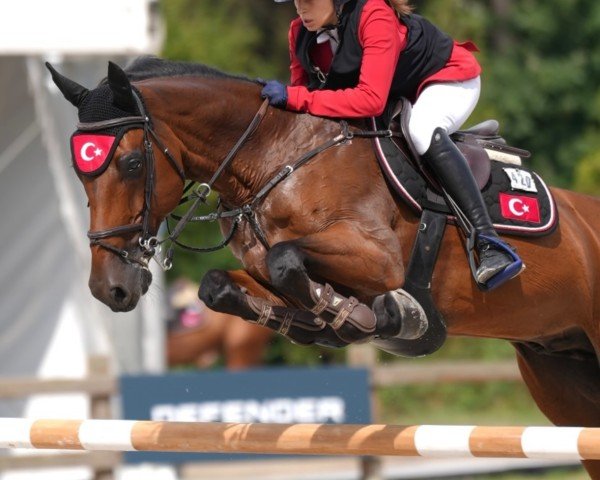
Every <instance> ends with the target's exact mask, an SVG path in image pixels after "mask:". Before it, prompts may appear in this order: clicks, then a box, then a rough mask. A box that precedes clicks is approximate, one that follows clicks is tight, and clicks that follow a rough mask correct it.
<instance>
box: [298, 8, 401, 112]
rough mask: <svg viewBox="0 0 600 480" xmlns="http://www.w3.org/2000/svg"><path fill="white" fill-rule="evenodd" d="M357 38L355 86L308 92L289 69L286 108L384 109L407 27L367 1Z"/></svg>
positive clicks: (358, 110) (334, 110) (325, 110)
mask: <svg viewBox="0 0 600 480" xmlns="http://www.w3.org/2000/svg"><path fill="white" fill-rule="evenodd" d="M358 37H359V42H360V44H361V46H362V47H363V59H362V64H361V67H360V77H359V81H358V85H357V86H356V87H354V88H347V89H343V90H315V91H309V90H308V89H307V88H306V87H305V86H302V85H298V84H294V83H293V80H294V71H292V86H290V87H288V88H287V93H288V102H287V109H288V110H295V111H299V112H309V113H312V114H313V115H319V116H327V117H343V118H350V117H370V116H377V115H380V114H381V113H382V112H383V110H384V108H385V104H386V102H387V98H388V94H389V91H390V87H391V84H392V79H393V77H394V72H395V69H396V64H397V63H398V57H399V55H400V52H401V50H402V48H404V45H405V43H406V28H405V27H404V26H403V25H401V23H400V22H399V21H398V18H397V17H396V15H395V13H394V12H393V11H392V9H391V8H389V7H388V6H387V5H385V4H384V3H383V2H367V3H366V4H365V7H364V9H363V12H362V14H361V18H360V25H359V32H358ZM293 43H295V42H293ZM290 44H292V42H290ZM304 83H306V82H304Z"/></svg>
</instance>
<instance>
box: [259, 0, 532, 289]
mask: <svg viewBox="0 0 600 480" xmlns="http://www.w3.org/2000/svg"><path fill="white" fill-rule="evenodd" d="M287 1H290V0H275V2H277V3H283V2H287ZM294 4H295V6H296V10H297V12H298V15H299V16H298V18H296V19H295V20H293V21H292V23H291V25H290V30H289V46H290V57H291V66H290V70H291V85H290V86H285V85H283V84H282V83H280V82H278V81H276V80H271V81H269V82H267V83H266V85H265V86H264V88H263V90H262V96H263V98H268V99H269V103H270V104H271V105H273V106H276V107H280V108H285V109H287V110H292V111H297V112H308V113H311V114H313V115H319V116H325V117H337V118H365V117H372V116H375V117H377V116H380V115H382V114H383V113H384V112H385V111H386V108H389V107H390V106H392V107H393V106H394V105H395V104H396V103H397V102H398V100H399V99H400V98H401V97H406V98H408V99H409V100H410V101H411V103H412V104H413V107H412V114H411V118H410V122H409V132H410V136H411V140H412V143H413V145H414V147H415V149H416V150H417V153H418V154H419V155H420V156H421V158H422V160H423V162H424V163H425V164H426V165H427V166H428V168H429V169H430V170H431V171H432V172H433V173H434V175H435V176H436V178H437V180H438V181H439V182H440V184H441V185H442V186H443V188H444V189H445V190H446V191H447V192H448V194H449V195H450V197H451V198H452V199H453V200H454V201H455V202H456V203H457V204H458V206H459V208H460V209H461V210H462V211H463V212H464V213H465V215H466V216H467V218H468V220H469V222H470V223H471V224H472V225H473V227H474V228H475V231H476V232H477V240H476V244H475V248H476V250H477V254H478V259H479V266H478V268H477V271H476V274H475V279H476V281H477V282H478V283H480V284H482V285H484V286H485V285H487V284H488V282H490V281H491V280H492V279H493V284H494V286H498V285H499V284H501V283H503V282H505V281H506V280H509V279H510V278H512V277H514V276H516V275H517V274H518V273H520V271H521V268H520V267H521V261H520V259H519V257H518V256H517V255H516V254H515V253H514V252H513V251H512V249H511V247H510V246H509V245H508V244H507V243H505V242H504V241H502V240H501V239H500V238H499V237H498V235H497V233H496V231H495V229H494V227H493V225H492V222H491V220H490V217H489V215H488V212H487V209H486V207H485V204H484V201H483V199H482V196H481V193H480V191H479V188H478V186H477V184H476V182H475V179H474V178H473V175H472V173H471V171H470V169H469V166H468V164H467V161H466V160H465V158H464V157H463V155H462V154H461V152H460V151H459V150H458V148H457V147H456V146H455V145H454V143H453V142H452V141H451V139H450V138H449V134H451V133H453V132H455V131H456V130H458V129H459V128H460V127H461V125H462V124H463V123H464V122H465V121H466V119H467V118H468V117H469V115H470V114H471V112H472V111H473V110H474V108H475V105H476V104H477V101H478V99H479V93H480V89H481V84H480V78H479V74H480V73H481V67H480V66H479V63H478V62H477V60H476V59H475V57H474V56H473V54H472V52H473V51H477V47H476V46H475V45H473V44H472V43H471V42H466V43H457V42H455V41H453V40H452V39H451V38H450V37H449V36H448V35H446V34H445V33H442V32H441V31H440V30H439V29H438V28H437V27H435V26H434V25H432V24H431V23H430V22H428V21H427V20H426V19H424V18H423V17H421V16H419V15H416V14H413V13H411V11H412V8H411V6H410V5H408V0H294ZM392 7H393V8H392ZM490 283H491V282H490Z"/></svg>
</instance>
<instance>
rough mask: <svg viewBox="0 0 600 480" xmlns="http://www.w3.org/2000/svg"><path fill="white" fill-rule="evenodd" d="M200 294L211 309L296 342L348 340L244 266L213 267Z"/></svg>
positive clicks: (335, 343)
mask: <svg viewBox="0 0 600 480" xmlns="http://www.w3.org/2000/svg"><path fill="white" fill-rule="evenodd" d="M199 296H200V299H201V300H202V301H203V302H204V303H205V304H206V305H207V306H208V308H210V309H211V310H215V311H217V312H223V313H228V314H230V315H237V316H239V317H241V318H243V319H244V320H247V321H249V322H251V323H255V324H258V325H263V326H265V327H268V328H270V329H271V330H274V331H276V332H278V333H280V334H282V335H284V336H286V337H288V338H289V339H290V340H292V341H294V342H295V343H299V344H302V345H310V344H313V343H318V344H320V345H325V346H330V347H343V346H346V345H347V344H348V342H343V341H341V340H340V339H339V338H338V337H337V336H336V335H335V333H334V332H333V331H332V330H331V329H330V328H328V326H327V324H326V323H325V322H323V321H322V320H321V319H319V318H317V317H316V315H314V314H312V313H310V312H307V311H304V310H299V309H296V308H290V307H288V306H286V303H285V301H284V300H282V299H281V298H279V297H278V296H276V295H275V294H274V293H273V292H271V291H270V290H269V289H267V288H266V287H264V286H263V285H261V284H260V283H258V282H257V281H256V280H255V279H254V278H253V277H251V276H250V275H249V274H248V273H247V272H246V271H244V270H235V271H230V272H225V271H223V270H211V271H209V272H208V273H207V274H206V275H205V276H204V278H203V279H202V282H201V283H200V291H199Z"/></svg>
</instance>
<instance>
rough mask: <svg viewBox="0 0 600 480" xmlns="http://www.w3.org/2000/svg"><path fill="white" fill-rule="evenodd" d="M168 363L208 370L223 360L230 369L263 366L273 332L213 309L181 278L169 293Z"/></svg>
mask: <svg viewBox="0 0 600 480" xmlns="http://www.w3.org/2000/svg"><path fill="white" fill-rule="evenodd" d="M168 300H169V310H170V313H169V316H168V319H167V348H166V351H167V364H168V366H169V367H176V366H183V365H190V364H193V365H195V366H196V367H198V368H208V367H211V366H213V365H215V364H216V363H217V361H218V360H219V359H220V358H221V357H222V358H223V361H224V364H225V366H226V367H227V368H228V369H230V370H240V369H244V368H250V367H255V366H258V365H261V364H262V362H263V359H264V355H265V351H266V349H267V347H268V344H269V342H270V340H271V338H272V336H273V332H272V331H271V330H269V329H267V328H265V327H262V326H260V325H254V324H252V323H249V322H246V321H245V320H243V319H242V318H240V317H236V316H233V315H227V314H224V313H218V312H214V311H212V310H210V309H209V308H208V307H207V306H206V305H205V304H204V303H203V302H202V301H201V300H200V299H199V298H198V285H197V284H196V283H194V282H192V281H191V280H188V279H185V278H180V279H177V280H175V281H174V282H173V284H172V285H171V286H170V288H169V291H168Z"/></svg>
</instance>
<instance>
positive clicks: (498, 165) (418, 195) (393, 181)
mask: <svg viewBox="0 0 600 480" xmlns="http://www.w3.org/2000/svg"><path fill="white" fill-rule="evenodd" d="M373 141H374V144H375V145H374V146H375V152H376V154H377V159H378V161H379V164H380V166H381V169H382V170H383V172H384V174H385V176H386V178H387V180H388V183H389V184H390V185H391V187H392V189H393V191H395V192H396V193H398V195H399V196H400V198H401V199H402V200H404V202H405V203H407V204H408V205H409V206H410V207H411V208H412V209H413V210H414V212H415V214H417V215H420V214H421V212H422V211H423V209H424V208H428V209H430V210H435V211H444V212H447V213H448V220H449V221H451V222H453V221H454V217H453V216H452V215H450V214H449V209H448V207H447V206H446V205H445V203H443V204H440V203H436V201H435V199H434V198H432V195H431V192H430V191H429V190H428V188H427V184H426V182H425V180H424V179H423V177H422V176H421V175H420V173H419V172H418V171H417V170H416V169H415V167H413V165H412V163H411V162H410V161H409V159H408V158H407V157H406V155H405V154H404V152H402V150H400V149H399V148H398V147H397V146H396V144H395V143H394V140H393V139H392V138H374V140H373ZM491 165H492V168H491V174H490V180H489V181H488V183H487V184H486V185H485V186H484V188H483V189H482V191H481V193H482V195H483V199H484V201H485V203H486V205H487V208H488V211H489V213H490V217H491V218H492V222H493V223H494V227H495V228H496V229H497V230H498V231H499V232H502V233H507V234H510V235H518V236H543V235H548V234H550V233H552V232H553V231H554V229H555V228H556V226H557V225H558V211H557V209H556V204H555V202H554V199H553V198H552V194H551V193H550V190H549V189H548V187H547V186H546V184H545V183H544V181H543V180H542V179H541V178H540V176H539V175H538V174H536V173H535V172H533V171H531V170H529V169H527V168H523V167H522V166H515V165H513V164H508V163H502V162H499V161H495V160H493V161H491ZM428 192H429V194H428ZM435 197H437V199H441V197H439V196H437V195H435ZM438 202H439V200H438Z"/></svg>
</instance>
